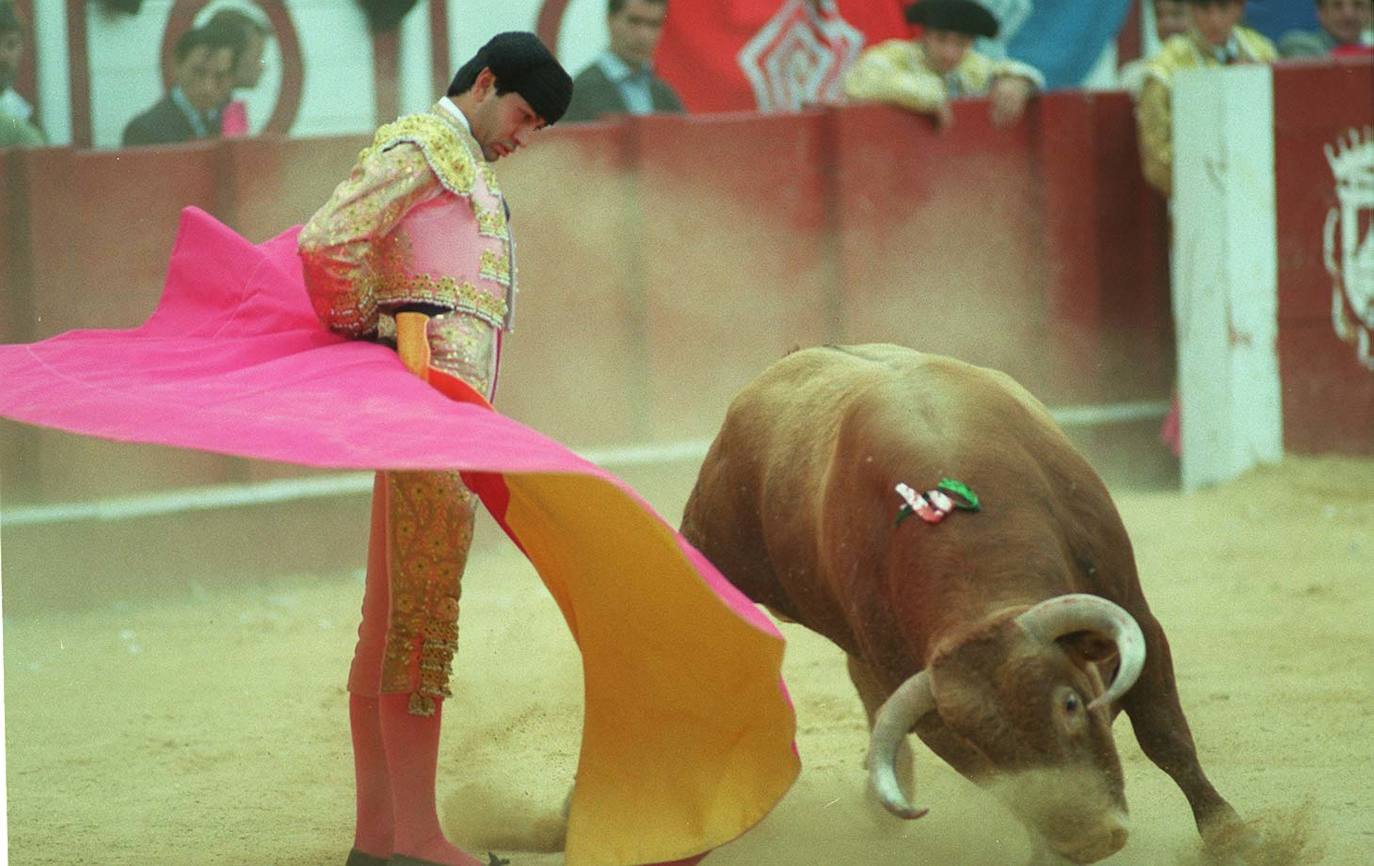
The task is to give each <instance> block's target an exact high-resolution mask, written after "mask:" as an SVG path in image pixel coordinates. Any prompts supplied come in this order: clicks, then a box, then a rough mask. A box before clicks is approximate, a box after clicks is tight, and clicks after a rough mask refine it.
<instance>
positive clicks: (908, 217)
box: [0, 93, 1172, 499]
mask: <svg viewBox="0 0 1374 866" xmlns="http://www.w3.org/2000/svg"><path fill="white" fill-rule="evenodd" d="M364 143H365V140H363V139H359V138H344V139H330V140H290V141H279V140H272V139H257V140H247V141H235V142H223V143H220V144H218V145H202V146H190V147H173V148H165V149H143V150H137V151H125V152H118V153H86V152H73V151H62V150H49V151H34V152H29V153H24V154H20V153H10V154H6V155H4V156H3V157H0V189H3V191H4V192H3V196H0V201H3V200H5V199H6V198H8V199H15V200H20V199H22V201H19V202H18V204H16V205H15V206H14V207H11V209H10V212H9V216H8V217H7V219H9V221H10V222H9V223H8V224H9V225H10V234H11V235H12V237H11V238H10V242H9V249H10V251H11V253H12V255H13V257H14V261H11V262H10V263H9V264H8V267H9V269H10V271H12V272H13V273H17V274H18V275H19V279H18V282H20V283H23V285H17V286H13V287H7V289H6V294H7V295H10V294H11V293H12V294H13V296H14V297H15V298H26V297H27V298H31V299H32V300H31V301H30V302H29V304H30V308H31V311H32V315H28V316H27V320H26V321H20V319H23V318H24V317H25V314H24V313H23V312H22V311H23V309H24V307H23V304H22V303H20V304H18V305H17V306H15V307H14V308H13V309H15V310H18V311H20V312H18V313H17V314H11V313H10V312H9V310H8V309H7V311H6V315H7V316H9V317H10V318H7V319H5V320H0V321H3V322H4V327H5V328H6V333H5V338H6V339H38V338H42V337H45V336H49V335H51V334H54V333H57V332H59V331H62V330H66V329H68V328H72V327H92V326H100V327H126V326H130V325H134V324H137V323H138V322H139V321H141V320H142V319H143V318H144V317H145V316H146V315H147V314H148V313H149V312H150V311H151V310H152V308H153V305H154V303H155V301H156V298H157V295H158V292H159V290H160V285H161V280H162V273H163V269H164V268H165V262H166V258H167V254H168V251H169V249H170V246H171V243H172V238H173V231H174V228H175V224H176V216H177V211H178V210H179V209H180V207H181V206H183V205H185V204H197V205H199V206H201V207H205V208H207V209H208V210H210V211H211V212H212V213H215V214H216V215H217V216H219V217H220V218H221V219H224V220H225V221H226V222H228V223H229V224H230V225H233V226H234V227H235V228H236V229H238V230H239V231H240V232H242V233H244V234H245V235H246V236H247V237H249V238H250V239H252V240H255V241H260V240H263V239H265V238H267V237H270V236H272V235H275V234H276V233H278V232H279V231H281V230H283V229H285V228H286V227H287V226H289V225H291V224H293V223H296V222H300V221H301V220H303V219H305V218H306V217H308V215H309V214H310V213H311V212H312V211H313V210H314V208H315V207H317V206H318V205H319V204H320V203H321V202H323V201H324V200H325V198H326V197H327V196H328V195H329V192H330V190H331V189H332V188H333V186H334V185H335V184H336V183H337V182H338V181H339V180H340V179H341V178H342V177H343V176H344V175H345V174H346V172H347V170H348V167H349V165H350V164H351V162H352V160H353V158H354V157H355V156H356V153H357V150H358V148H359V147H360V146H362V145H363V144H364ZM499 172H500V174H501V178H502V183H503V186H504V188H505V189H506V190H507V193H508V196H509V198H510V202H511V207H512V211H513V216H512V222H513V225H514V227H515V230H516V235H517V239H518V240H519V242H520V243H519V247H518V254H517V264H518V269H519V275H520V281H521V285H522V286H523V291H522V293H521V295H520V298H519V302H518V303H517V314H516V319H517V322H516V332H515V333H514V334H513V335H512V336H511V338H510V340H509V341H508V354H507V366H506V368H505V369H504V371H503V381H502V382H501V384H500V389H499V393H498V397H497V405H498V406H499V407H501V408H502V409H503V410H504V411H506V412H508V413H509V414H511V415H512V416H514V417H516V418H519V419H521V420H523V421H526V422H527V423H530V424H532V425H533V426H535V427H537V428H538V429H541V430H545V431H547V432H549V433H550V434H552V435H555V436H558V437H559V438H562V439H565V440H567V441H570V442H572V443H574V444H576V445H581V446H593V445H606V444H613V443H624V442H632V441H642V440H645V439H669V438H671V439H678V438H683V437H696V436H707V435H709V434H710V433H711V432H713V431H714V429H715V428H716V426H717V424H718V421H719V418H720V416H721V414H722V413H723V412H724V409H725V406H726V404H727V402H728V400H729V398H730V397H731V395H732V394H733V393H734V391H735V390H736V389H737V388H738V387H739V386H740V385H742V384H743V383H744V382H746V381H747V380H748V379H749V378H751V377H752V376H753V375H755V374H756V373H757V372H758V371H759V370H760V369H761V368H762V367H764V366H765V365H766V364H767V363H769V362H770V361H772V360H774V359H776V358H777V357H779V356H780V355H782V354H783V353H784V352H786V351H787V350H789V349H791V348H793V347H795V346H801V345H810V344H815V343H821V342H826V341H879V340H891V341H896V342H901V343H906V344H908V345H912V346H915V347H918V348H922V349H926V350H930V351H937V352H947V353H951V354H955V355H959V356H961V357H964V358H967V359H969V360H971V361H974V362H978V363H985V364H991V365H995V366H998V367H1001V368H1004V369H1006V370H1008V371H1009V372H1011V373H1012V374H1013V375H1015V376H1017V377H1018V378H1020V379H1021V380H1022V381H1023V382H1024V383H1025V384H1026V385H1027V386H1028V387H1030V388H1031V390H1032V391H1034V392H1036V393H1037V394H1040V395H1041V396H1042V397H1044V398H1045V399H1047V400H1048V401H1050V402H1051V403H1058V404H1062V403H1066V402H1073V403H1082V402H1092V401H1095V400H1100V399H1103V398H1104V397H1110V398H1112V399H1126V398H1130V399H1141V398H1148V399H1162V398H1163V396H1164V395H1165V394H1166V393H1167V390H1168V387H1169V380H1170V377H1171V370H1172V353H1171V351H1169V350H1168V343H1167V342H1166V341H1167V339H1168V334H1169V326H1168V301H1167V293H1166V288H1165V285H1164V282H1163V279H1162V278H1163V275H1164V274H1166V273H1167V263H1166V261H1165V259H1164V256H1163V254H1162V243H1161V241H1162V238H1163V237H1164V231H1165V223H1164V212H1163V207H1162V203H1161V202H1160V201H1159V200H1158V199H1156V198H1154V197H1153V196H1152V194H1150V193H1149V192H1148V191H1147V190H1146V189H1145V187H1144V185H1143V183H1141V181H1140V179H1139V169H1138V165H1137V162H1136V156H1135V146H1134V126H1133V124H1132V122H1131V114H1130V104H1129V101H1128V100H1127V98H1126V97H1125V96H1124V95H1123V94H1105V95H1096V96H1094V95H1089V94H1071V93H1060V94H1051V95H1048V96H1046V97H1044V98H1042V99H1040V100H1039V101H1038V104H1037V105H1036V106H1035V107H1034V108H1033V110H1032V111H1031V113H1030V114H1029V115H1028V117H1027V119H1026V121H1025V122H1024V123H1022V124H1020V125H1018V126H1016V127H1013V128H1011V129H1005V130H999V129H993V128H992V127H991V125H990V123H989V120H988V112H987V104H986V103H984V102H978V101H974V102H968V103H963V104H960V105H958V106H957V107H956V123H955V125H954V127H953V128H952V129H950V130H949V131H947V132H946V133H943V134H941V133H937V132H936V131H935V130H934V129H933V128H932V127H931V126H930V124H929V122H928V121H926V120H924V119H922V118H919V117H914V116H911V115H908V114H905V113H902V112H898V111H893V110H889V109H885V108H880V107H852V108H844V109H827V110H824V111H817V112H809V113H803V114H798V115H771V116H756V115H714V116H710V117H650V118H640V119H633V120H628V119H627V120H624V121H617V122H609V123H603V124H590V125H585V126H580V127H578V126H574V127H568V128H555V129H554V130H552V131H550V132H548V133H545V134H543V135H542V136H541V138H540V141H539V142H538V144H537V146H536V147H535V148H534V149H533V150H532V151H531V152H530V153H528V154H522V155H521V156H519V157H518V158H515V159H513V160H512V161H510V163H509V164H505V163H503V164H502V165H501V166H500V167H499ZM92 190H99V191H100V193H99V196H98V197H97V198H96V199H93V197H92V195H91V191H92ZM93 200H94V201H98V202H99V206H98V207H97V206H93ZM16 213H20V214H23V215H24V216H23V218H22V219H20V220H19V223H23V224H25V225H27V227H28V230H27V231H17V230H16V229H15V226H16V225H18V224H19V223H16V222H15V221H14V219H15V217H14V215H15V214H16ZM5 226H6V223H3V222H0V233H2V232H4V231H5ZM26 238H27V240H26ZM5 306H6V308H9V304H8V301H7V303H6V305H5ZM16 316H17V317H18V318H16ZM38 316H41V317H42V318H41V319H40V318H38ZM115 448H116V446H106V445H103V444H100V443H84V444H78V443H76V442H75V441H64V437H56V436H53V437H48V436H46V435H45V436H43V437H41V446H40V447H39V448H38V455H37V456H36V457H35V458H34V460H35V461H36V464H37V465H38V467H39V472H40V473H41V490H42V495H43V497H44V498H54V499H61V498H67V497H76V496H81V497H96V496H101V495H109V494H111V493H115V492H121V491H127V490H134V489H146V488H148V487H153V486H166V485H169V484H173V483H177V484H195V483H206V482H209V481H213V480H222V479H226V478H228V479H249V478H255V477H261V476H271V475H276V474H281V473H282V472H296V471H298V470H294V469H289V468H277V467H264V466H261V465H257V464H253V465H249V464H246V463H243V462H241V461H235V460H229V459H227V458H213V457H205V456H202V455H185V456H183V457H181V458H179V459H177V460H174V461H165V460H164V459H163V458H162V457H161V456H158V457H156V458H146V457H143V456H139V457H137V458H135V459H131V460H121V459H120V458H119V456H118V455H117V454H115V453H113V452H111V451H110V450H109V449H115ZM95 464H99V465H95ZM154 464H156V467H155V466H154ZM158 467H160V468H158Z"/></svg>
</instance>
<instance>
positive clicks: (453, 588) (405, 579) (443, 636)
mask: <svg viewBox="0 0 1374 866" xmlns="http://www.w3.org/2000/svg"><path fill="white" fill-rule="evenodd" d="M386 480H387V537H386V540H387V571H388V576H389V585H390V596H391V610H390V615H389V621H388V629H387V635H386V650H385V653H384V655H383V658H382V691H383V692H392V693H394V692H410V711H411V712H412V713H414V714H416V715H421V716H427V715H431V714H432V713H433V712H434V706H435V703H434V702H435V700H436V699H438V698H445V697H448V696H449V695H450V694H451V692H450V691H449V679H450V678H451V676H452V673H453V654H454V653H455V652H456V651H457V649H458V599H459V595H460V592H461V581H462V576H463V568H464V567H465V566H466V565H467V559H468V551H469V550H470V549H471V547H472V529H473V522H474V520H475V518H476V514H477V511H476V508H477V497H476V496H474V495H473V494H472V492H471V491H469V490H468V489H467V487H466V486H464V484H463V481H462V479H461V478H460V477H459V475H458V473H457V472H388V473H386Z"/></svg>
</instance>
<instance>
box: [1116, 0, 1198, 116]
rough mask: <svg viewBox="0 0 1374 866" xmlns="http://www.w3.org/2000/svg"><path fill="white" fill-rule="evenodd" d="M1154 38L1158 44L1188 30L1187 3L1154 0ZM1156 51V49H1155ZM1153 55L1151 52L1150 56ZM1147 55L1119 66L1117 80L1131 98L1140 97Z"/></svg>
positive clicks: (1174, 0)
mask: <svg viewBox="0 0 1374 866" xmlns="http://www.w3.org/2000/svg"><path fill="white" fill-rule="evenodd" d="M1152 6H1153V8H1154V13H1155V16H1154V17H1155V38H1157V39H1158V40H1159V44H1160V46H1163V45H1164V43H1166V42H1168V41H1169V40H1170V39H1172V38H1173V37H1175V36H1178V35H1180V34H1183V33H1187V32H1188V4H1187V2H1185V0H1154V3H1153V4H1152ZM1156 53H1157V50H1156ZM1153 56H1154V55H1153V54H1151V57H1153ZM1149 60H1150V58H1149V57H1137V58H1136V59H1135V60H1132V61H1131V62H1129V63H1127V64H1126V65H1124V66H1122V67H1121V71H1120V72H1119V73H1118V75H1117V81H1118V82H1119V83H1120V85H1121V89H1122V90H1126V91H1129V92H1130V94H1131V97H1132V98H1133V99H1139V98H1140V88H1141V87H1143V86H1144V85H1145V66H1146V64H1147V63H1148V62H1149Z"/></svg>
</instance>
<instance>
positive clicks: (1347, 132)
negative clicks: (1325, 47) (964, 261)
mask: <svg viewBox="0 0 1374 866" xmlns="http://www.w3.org/2000/svg"><path fill="white" fill-rule="evenodd" d="M1274 118H1275V130H1274V161H1275V167H1274V174H1275V184H1276V196H1277V207H1278V239H1279V366H1280V373H1279V377H1280V380H1281V382H1282V385H1283V416H1284V417H1283V430H1284V448H1285V449H1286V450H1288V451H1294V452H1297V453H1306V454H1311V453H1321V452H1325V451H1339V452H1343V453H1363V454H1374V358H1367V359H1366V360H1365V361H1364V362H1363V363H1362V362H1361V360H1360V357H1359V347H1358V343H1357V342H1356V341H1358V339H1359V337H1358V334H1359V333H1360V332H1361V331H1362V332H1363V333H1364V334H1365V335H1366V339H1368V340H1369V341H1370V343H1368V344H1367V351H1369V352H1374V334H1372V333H1371V332H1372V331H1374V270H1371V265H1370V262H1371V261H1372V260H1374V131H1372V130H1371V126H1372V125H1374V62H1370V61H1367V60H1365V61H1349V62H1343V63H1338V64H1334V65H1329V64H1312V65H1296V66H1293V67H1290V68H1287V69H1284V70H1282V71H1281V72H1276V73H1275V75H1274ZM1328 149H1330V152H1331V153H1332V154H1333V155H1334V156H1336V157H1338V164H1339V165H1340V166H1341V167H1342V171H1344V172H1345V175H1344V181H1345V184H1346V186H1347V190H1346V195H1344V196H1342V195H1340V194H1339V193H1338V187H1339V185H1340V183H1339V181H1340V180H1341V178H1338V177H1337V174H1336V165H1335V164H1333V163H1332V162H1331V161H1329V160H1328ZM1343 230H1348V234H1346V233H1345V231H1343ZM1328 233H1329V236H1328ZM1343 236H1344V237H1343ZM1352 240H1353V243H1352V242H1351V241H1352ZM1328 256H1330V257H1331V259H1332V261H1331V262H1330V265H1331V267H1328V262H1327V258H1328ZM1333 271H1334V273H1333ZM1333 305H1334V309H1333ZM1358 307H1363V310H1362V311H1361V310H1359V309H1357V308H1358ZM1335 310H1342V311H1343V313H1341V314H1340V315H1343V316H1344V317H1345V319H1346V321H1347V322H1348V323H1349V327H1350V335H1351V339H1352V342H1346V341H1343V340H1342V339H1341V338H1340V337H1339V336H1338V335H1337V333H1336V328H1335V325H1334V323H1333V316H1335V315H1337V314H1336V313H1335V312H1334V311H1335ZM1361 313H1363V320H1361V318H1362V317H1361Z"/></svg>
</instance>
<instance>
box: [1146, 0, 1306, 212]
mask: <svg viewBox="0 0 1374 866" xmlns="http://www.w3.org/2000/svg"><path fill="white" fill-rule="evenodd" d="M1185 2H1186V3H1188V4H1189V26H1188V32H1186V33H1180V34H1179V35H1177V36H1172V37H1170V38H1169V40H1168V41H1167V42H1165V43H1164V45H1163V46H1161V47H1160V49H1159V53H1157V54H1155V56H1154V57H1152V58H1150V61H1149V62H1148V63H1147V64H1146V65H1145V83H1144V85H1142V86H1141V89H1140V99H1139V101H1138V102H1137V103H1136V109H1135V117H1136V126H1137V128H1138V130H1139V137H1140V162H1141V170H1142V171H1143V172H1144V174H1145V179H1146V180H1147V181H1149V183H1150V184H1151V185H1152V186H1154V187H1155V189H1157V190H1159V191H1160V192H1161V193H1163V194H1164V195H1165V196H1166V197H1168V196H1171V195H1173V191H1174V181H1173V165H1174V145H1173V111H1172V108H1171V105H1170V99H1171V98H1172V97H1171V94H1172V92H1173V82H1174V76H1175V75H1176V74H1177V73H1179V72H1180V71H1182V70H1184V69H1204V68H1213V67H1222V66H1228V65H1231V64H1234V63H1272V62H1274V61H1275V60H1277V59H1278V56H1279V53H1278V50H1277V49H1276V48H1275V47H1274V43H1272V42H1270V41H1269V40H1268V39H1267V38H1265V37H1264V36H1262V35H1261V34H1259V33H1257V32H1255V31H1254V30H1251V29H1249V28H1248V27H1242V26H1241V24H1240V21H1241V18H1243V17H1244V16H1245V0H1185Z"/></svg>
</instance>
